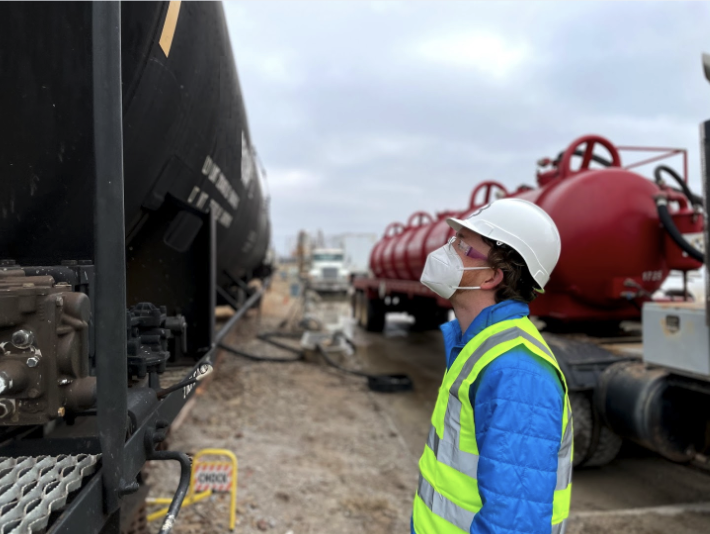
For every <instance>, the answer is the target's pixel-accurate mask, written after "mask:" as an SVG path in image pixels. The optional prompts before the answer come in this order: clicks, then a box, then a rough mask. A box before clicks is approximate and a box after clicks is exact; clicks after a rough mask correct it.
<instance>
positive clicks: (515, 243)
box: [446, 198, 561, 290]
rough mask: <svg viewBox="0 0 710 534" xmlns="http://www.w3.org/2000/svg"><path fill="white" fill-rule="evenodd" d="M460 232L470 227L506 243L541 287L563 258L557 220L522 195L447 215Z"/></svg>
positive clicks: (540, 287)
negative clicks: (460, 215)
mask: <svg viewBox="0 0 710 534" xmlns="http://www.w3.org/2000/svg"><path fill="white" fill-rule="evenodd" d="M446 222H447V223H448V224H449V226H451V228H453V229H454V230H456V231H457V232H458V231H459V230H460V229H461V228H468V229H469V230H471V231H472V232H476V233H477V234H480V235H482V236H484V237H487V238H488V239H491V240H493V241H499V242H500V243H505V244H506V245H508V246H509V247H511V248H512V249H514V250H515V251H516V252H517V253H518V254H520V255H521V256H522V258H523V260H524V261H525V264H526V265H527V267H528V270H529V271H530V274H531V275H532V277H533V280H535V282H536V283H537V285H538V286H539V289H540V290H542V289H543V288H544V287H545V284H547V281H548V280H549V279H550V274H551V273H552V270H553V269H554V268H555V265H557V260H559V259H560V248H561V245H560V233H559V231H558V230H557V226H556V225H555V221H553V220H552V217H550V216H549V215H548V214H547V213H546V212H545V210H543V209H542V208H540V207H539V206H537V205H535V204H533V203H532V202H529V201H527V200H522V199H519V198H503V199H500V200H496V201H494V202H491V203H490V204H487V205H485V206H483V207H482V208H480V209H478V210H476V211H475V212H473V214H471V216H469V217H467V218H466V219H454V218H449V219H446Z"/></svg>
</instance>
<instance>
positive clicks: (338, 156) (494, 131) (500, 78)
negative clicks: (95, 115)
mask: <svg viewBox="0 0 710 534" xmlns="http://www.w3.org/2000/svg"><path fill="white" fill-rule="evenodd" d="M224 6H225V12H226V15H227V21H228V24H229V31H230V36H231V40H232V46H233V48H234V55H235V59H236V62H237V69H238V70H239V74H240V78H241V84H242V90H243V92H244V98H245V101H246V106H247V113H248V115H249V123H250V128H251V133H252V140H253V142H254V145H255V146H256V148H257V151H258V153H259V155H260V157H261V160H262V162H263V164H264V166H265V168H266V170H267V176H268V177H267V181H268V184H269V188H270V192H271V199H272V200H271V218H272V221H273V240H274V245H275V247H276V249H277V251H278V252H279V253H284V252H286V246H287V243H288V240H289V238H292V237H293V236H295V234H296V233H297V232H298V230H300V229H305V230H308V231H312V232H314V231H316V230H318V229H322V230H323V232H324V233H326V234H334V233H341V232H375V233H377V234H381V233H382V231H383V230H384V228H385V226H386V225H387V224H388V223H390V222H392V221H395V220H398V221H404V220H406V219H407V218H408V217H409V215H410V214H411V213H412V212H414V211H417V210H425V211H429V212H436V211H443V210H445V209H463V208H465V207H466V206H467V205H468V201H469V195H470V193H471V190H472V189H473V187H474V186H475V185H476V184H477V183H478V182H480V181H482V180H497V181H500V182H502V183H503V184H505V185H506V186H508V187H509V188H514V187H516V186H517V185H519V184H521V183H527V184H530V185H533V184H534V183H535V170H536V165H535V162H536V161H537V160H538V159H539V158H541V157H543V156H555V155H556V154H557V153H558V152H560V151H561V150H563V149H565V148H566V147H567V146H568V145H569V143H570V142H571V141H572V140H573V139H575V138H576V137H579V136H581V135H584V134H587V133H597V134H600V135H603V136H605V137H608V138H609V139H610V140H611V141H612V142H614V143H616V144H621V145H623V144H627V145H653V146H672V147H680V148H687V149H688V150H689V158H690V160H689V162H690V165H689V167H690V174H691V186H692V187H693V188H694V189H695V190H697V191H698V192H700V178H699V172H700V171H699V169H700V164H699V150H698V124H699V123H700V122H701V121H703V120H705V119H707V118H710V84H708V82H707V81H705V79H704V77H703V74H702V68H701V53H702V52H710V4H708V3H676V2H673V3H670V2H669V3H650V2H634V3H621V2H613V3H611V2H610V3H596V2H595V3H586V2H556V3H534V2H513V3H505V2H487V3H480V2H451V3H449V2H441V1H436V2H363V1H359V2H336V1H329V2H323V1H320V2H302V1H289V2H283V3H282V2H273V1H271V2H265V1H259V2H257V1H251V2H241V1H239V2H234V1H233V2H225V4H224ZM600 153H601V152H600ZM622 157H624V155H623V154H622ZM632 159H633V157H631V158H629V157H628V156H627V159H626V160H625V161H630V160H632ZM674 163H675V166H676V168H678V169H680V168H681V166H680V159H679V158H678V159H677V160H675V161H674ZM646 174H649V173H648V172H647V173H646ZM649 175H650V174H649Z"/></svg>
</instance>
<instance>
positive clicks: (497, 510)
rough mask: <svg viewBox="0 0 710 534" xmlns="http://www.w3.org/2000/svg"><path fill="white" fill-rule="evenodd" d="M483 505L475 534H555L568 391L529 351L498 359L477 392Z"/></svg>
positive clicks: (520, 350)
mask: <svg viewBox="0 0 710 534" xmlns="http://www.w3.org/2000/svg"><path fill="white" fill-rule="evenodd" d="M471 397H472V399H471V400H472V402H473V406H474V420H475V426H476V441H477V443H478V449H479V455H480V459H479V464H478V488H479V493H480V495H481V500H482V503H483V507H482V508H481V510H480V511H479V512H478V513H477V514H476V516H475V518H474V521H473V523H472V524H471V534H511V533H534V534H549V533H550V531H551V526H552V501H553V496H554V491H555V485H556V483H557V452H558V450H559V447H560V441H561V435H562V414H563V402H564V400H563V399H564V393H563V390H562V385H561V383H560V381H559V378H558V377H557V374H556V371H555V370H554V368H553V367H552V366H551V365H549V364H548V363H547V362H544V361H543V360H541V359H540V358H538V357H537V356H534V355H533V354H532V353H531V352H529V351H528V350H527V349H525V348H524V347H518V348H515V349H513V350H511V351H509V352H507V353H506V354H504V355H502V356H499V357H498V358H496V359H495V360H494V361H493V362H491V364H490V365H489V366H488V367H487V368H486V369H485V370H484V371H483V373H481V375H480V376H479V377H478V379H477V381H476V383H475V384H474V385H473V387H472V388H471Z"/></svg>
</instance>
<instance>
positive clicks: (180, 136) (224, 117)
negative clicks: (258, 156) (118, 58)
mask: <svg viewBox="0 0 710 534" xmlns="http://www.w3.org/2000/svg"><path fill="white" fill-rule="evenodd" d="M168 6H169V3H168V2H126V3H122V4H121V25H122V30H121V37H122V41H121V53H122V74H123V83H122V94H123V146H124V176H125V186H124V191H125V222H126V237H127V245H128V247H129V249H128V259H129V262H132V263H130V264H129V270H133V269H136V270H141V271H143V270H144V268H143V269H142V268H141V267H140V266H139V265H138V263H139V260H140V259H142V256H141V254H142V250H138V249H139V248H141V247H151V248H154V247H158V248H159V249H160V250H159V252H158V253H157V254H156V255H157V256H159V257H160V256H162V255H163V254H164V255H165V256H166V257H165V258H164V260H163V264H162V266H161V267H160V268H158V270H159V271H161V272H159V273H145V272H140V273H139V274H138V275H137V276H133V275H132V274H130V273H129V280H132V279H134V278H135V279H136V280H138V279H141V280H145V278H146V274H148V276H149V277H150V281H151V285H152V286H155V285H156V284H158V285H165V286H166V287H168V288H169V287H170V286H171V285H173V283H172V282H171V281H170V279H169V278H168V279H165V280H164V281H163V278H164V277H163V275H164V274H169V269H170V265H171V263H172V262H173V261H174V257H177V256H174V255H173V254H172V252H175V253H178V254H181V253H183V252H184V251H186V250H188V249H189V247H190V244H191V243H190V238H191V237H194V234H195V232H196V231H197V230H196V226H199V223H198V222H197V219H194V218H192V217H189V216H188V215H182V216H181V220H180V221H178V222H179V223H180V224H178V222H176V223H174V225H175V226H174V227H173V231H172V232H171V234H170V235H171V236H172V237H171V238H168V239H167V241H168V243H169V245H168V244H166V243H164V242H163V241H164V238H165V237H166V236H165V235H163V236H160V239H159V240H158V241H157V242H153V241H151V240H150V239H147V240H146V239H143V238H142V236H141V233H142V230H143V229H144V228H152V227H154V226H155V225H159V224H161V223H163V224H165V223H166V222H167V223H170V222H172V221H173V220H174V217H175V213H174V212H175V210H176V209H177V210H179V209H181V208H185V207H189V208H190V211H185V212H184V213H192V210H195V211H201V212H205V213H206V212H207V210H210V209H211V210H212V212H213V214H215V215H216V218H217V225H216V226H217V236H216V239H217V264H218V272H217V276H218V283H219V284H220V285H221V286H223V287H227V286H229V285H230V284H233V283H234V282H233V281H234V280H240V281H248V280H249V279H250V278H251V277H253V276H255V275H257V276H260V275H262V274H263V272H264V269H263V262H264V258H265V256H266V252H267V247H268V243H269V234H270V228H269V218H268V213H267V206H266V200H265V198H264V191H263V189H262V183H261V178H260V176H259V172H258V167H257V165H256V161H255V154H254V150H253V147H252V144H251V139H250V136H249V129H248V125H247V117H246V111H245V108H244V104H243V101H242V95H241V89H240V86H239V79H238V76H237V71H236V68H235V65H234V59H233V56H232V50H231V46H230V42H229V35H228V32H227V26H226V22H225V19H224V14H223V11H222V7H221V5H220V4H219V3H212V2H210V3H204V4H203V3H196V2H185V3H182V5H181V6H180V9H179V16H178V19H177V25H176V26H175V27H174V28H173V38H172V42H171V43H170V48H169V49H167V48H166V49H167V50H168V53H167V54H166V53H165V50H164V49H163V46H165V45H166V42H167V41H166V34H168V33H170V28H166V24H165V22H166V14H167V11H168ZM0 9H1V10H2V20H0V25H1V28H2V36H1V37H0V39H2V55H1V56H0V65H1V67H2V71H1V72H2V74H1V75H2V80H3V83H2V87H0V109H1V110H2V125H3V126H2V127H1V128H0V146H1V147H2V148H1V149H0V169H2V182H1V184H0V188H1V189H0V251H1V253H2V256H3V257H4V258H11V259H13V260H15V261H16V262H17V263H22V264H24V265H51V264H59V263H60V262H61V261H66V260H91V259H92V257H93V234H92V229H91V224H90V222H91V220H90V216H88V215H89V214H90V213H91V211H92V205H91V202H92V195H91V193H92V189H93V183H92V178H91V173H89V172H87V169H89V168H91V166H92V165H93V161H92V150H93V148H92V141H93V139H92V93H91V90H92V88H91V86H90V85H87V84H82V83H80V82H79V80H81V79H82V78H85V76H86V72H89V71H90V61H91V40H90V39H89V38H87V34H86V32H87V31H88V30H90V27H91V26H90V25H91V19H90V13H88V14H87V9H86V7H85V6H81V5H80V4H78V3H54V2H52V3H33V4H32V5H26V6H22V7H21V8H20V7H19V6H18V5H14V4H12V3H10V4H5V5H4V6H2V8H0ZM161 38H162V39H163V45H162V46H161ZM166 205H170V206H166ZM138 243H140V245H139V246H137V245H138ZM143 263H145V262H143ZM148 269H149V270H150V269H152V267H150V268H148ZM128 291H129V299H136V298H138V299H139V298H145V296H143V297H141V296H140V295H133V293H134V290H133V287H132V284H131V283H130V282H129V287H128ZM168 291H169V289H168Z"/></svg>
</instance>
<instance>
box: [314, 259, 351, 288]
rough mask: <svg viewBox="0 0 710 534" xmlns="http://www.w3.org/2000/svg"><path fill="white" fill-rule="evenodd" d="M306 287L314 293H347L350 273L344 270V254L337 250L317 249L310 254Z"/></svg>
mask: <svg viewBox="0 0 710 534" xmlns="http://www.w3.org/2000/svg"><path fill="white" fill-rule="evenodd" d="M308 286H309V287H310V288H311V289H314V290H315V291H336V292H337V291H347V290H348V288H349V287H350V271H349V270H348V269H347V268H345V253H344V251H343V249H339V248H317V249H314V250H313V253H312V254H311V268H310V270H309V272H308Z"/></svg>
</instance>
